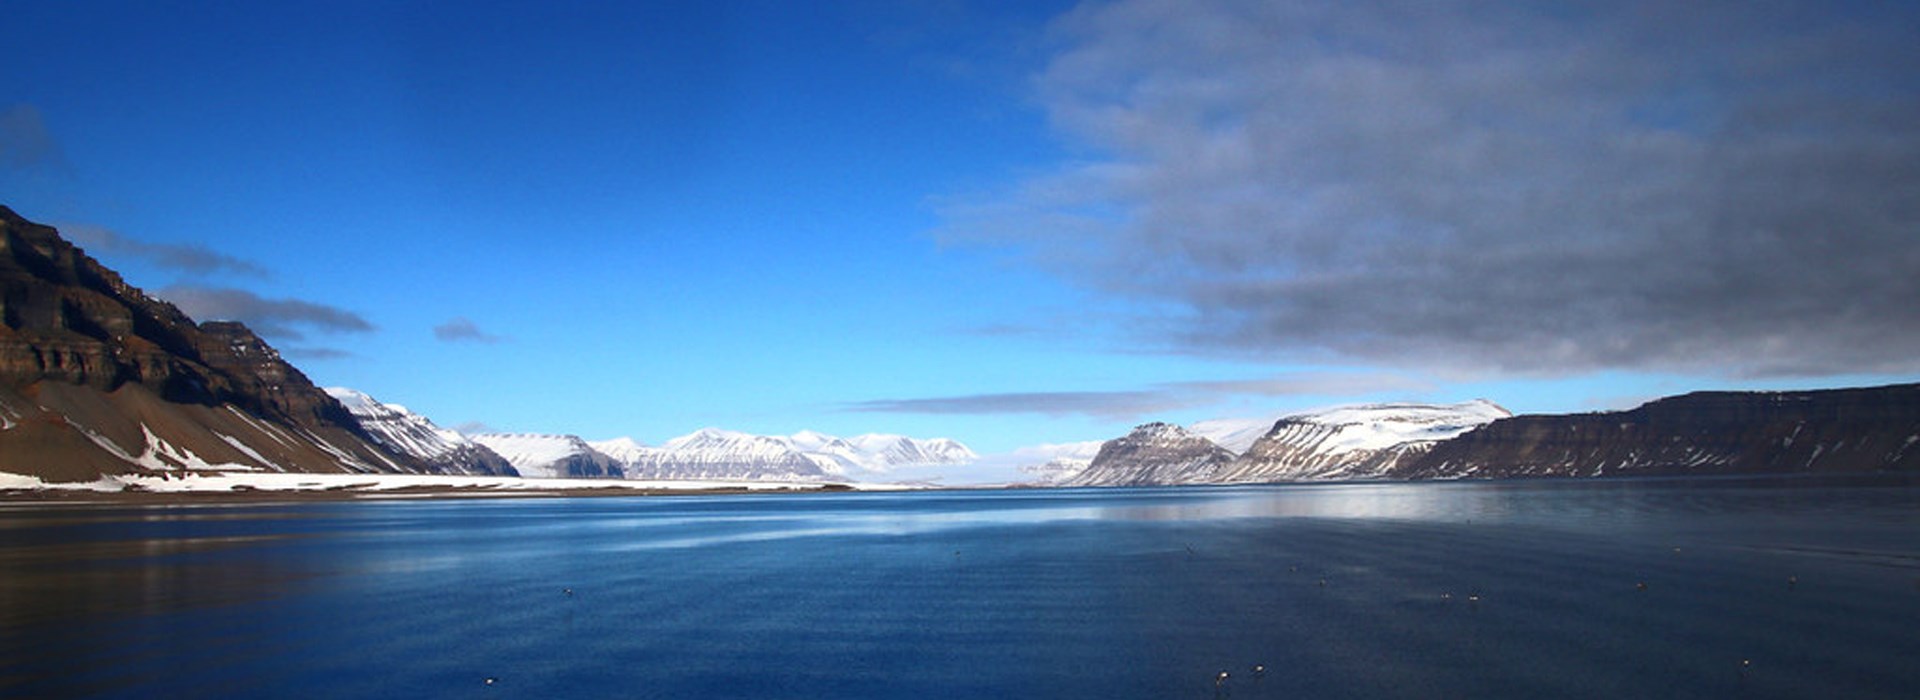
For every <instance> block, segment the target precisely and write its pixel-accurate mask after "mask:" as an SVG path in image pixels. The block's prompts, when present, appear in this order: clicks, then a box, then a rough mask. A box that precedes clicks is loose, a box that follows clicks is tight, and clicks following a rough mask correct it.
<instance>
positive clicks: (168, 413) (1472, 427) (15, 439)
mask: <svg viewBox="0 0 1920 700" xmlns="http://www.w3.org/2000/svg"><path fill="white" fill-rule="evenodd" d="M0 321H4V323H0V472H6V473H11V474H20V475H25V476H29V477H35V478H38V479H41V480H44V481H65V482H73V481H92V480H95V479H98V478H101V477H102V476H105V475H116V474H167V473H170V472H172V473H177V472H183V471H195V470H203V471H275V472H300V473H329V472H331V473H395V474H465V475H506V474H518V475H521V476H528V477H554V478H566V477H594V478H628V479H756V480H772V481H828V480H885V479H890V478H894V476H895V475H896V474H897V473H898V470H901V469H904V468H907V467H912V466H923V465H953V464H967V463H970V462H972V461H974V460H975V459H977V455H975V454H974V453H973V451H972V450H970V449H968V448H967V447H966V446H965V445H962V444H960V443H958V442H955V441H953V440H948V439H944V438H937V439H930V440H923V439H916V438H909V437H905V436H900V435H885V434H868V435H860V436H856V437H851V438H841V437H834V436H831V435H825V434H821V433H816V432H800V433H795V434H793V435H785V436H766V435H751V434H747V433H738V432H732V431H726V430H719V429H714V428H708V429H704V430H700V431H696V432H694V433H691V434H688V435H685V436H681V437H678V438H674V439H672V440H668V441H667V442H666V443H665V444H662V445H659V446H647V445H642V444H640V443H638V442H636V441H633V440H631V439H626V438H620V439H615V440H606V441H599V442H587V441H585V440H582V439H581V438H579V437H576V436H571V435H525V434H511V435H510V434H489V435H472V436H468V435H462V434H460V433H458V432H456V431H452V430H447V429H444V428H440V427H438V426H436V425H434V424H433V423H432V421H430V420H428V419H426V418H425V417H423V416H420V415H417V414H414V413H412V412H411V411H408V410H407V409H406V408H405V407H403V406H399V405H395V404H387V403H382V402H380V401H378V400H376V399H374V398H373V397H371V396H368V395H366V394H364V393H361V392H358V391H353V390H350V389H332V390H327V391H322V390H321V389H319V388H318V387H315V386H314V385H313V383H312V382H311V381H309V380H308V378H307V377H306V375H304V374H302V373H301V372H300V371H299V370H298V369H296V368H295V367H293V365H291V364H289V363H288V362H286V360H285V359H283V358H282V357H281V356H280V354H279V353H278V352H276V351H275V350H274V349H273V348H272V347H271V346H269V345H268V344H267V343H266V342H265V341H263V340H262V339H260V337H259V336H257V335H255V334H254V333H253V332H252V331H251V330H249V329H247V328H246V326H244V325H241V324H239V323H233V322H225V321H209V322H205V323H196V322H194V321H193V320H192V319H190V318H188V317H187V316H186V315H185V314H183V313H181V312H180V311H179V309H177V308H175V307H174V306H173V305H171V304H168V303H166V302H164V301H161V300H159V299H156V298H154V297H152V296H150V295H148V294H146V293H145V292H142V291H141V290H139V289H137V288H135V287H133V286H131V285H128V284H127V283H126V282H124V281H123V280H122V279H121V278H120V276H119V275H118V274H117V273H115V272H113V271H112V270H109V269H107V268H106V267H104V266H102V265H100V264H99V263H98V262H97V261H95V260H93V259H92V258H91V257H88V256H87V255H86V253H85V252H84V251H82V250H80V249H79V248H77V247H74V246H73V245H72V244H70V243H68V242H67V241H66V240H64V239H62V238H61V237H60V236H59V233H58V232H57V231H55V230H54V229H52V228H50V227H47V226H42V225H40V224H35V223H32V222H30V221H27V220H25V219H23V218H21V217H20V216H19V215H17V214H15V213H14V212H13V211H12V210H10V209H7V208H6V207H4V206H0ZM1020 454H1021V455H1031V456H1034V457H1035V458H1036V463H1035V464H1033V465H1030V466H1029V467H1026V471H1027V473H1028V474H1029V475H1031V476H1032V477H1033V478H1034V480H1035V481H1037V482H1039V483H1044V484H1053V485H1067V486H1121V485H1149V484H1214V483H1261V482H1275V481H1301V480H1332V479H1456V478H1504V477H1538V476H1579V477H1593V476H1630V475H1662V474H1732V473H1789V472H1792V473H1798V472H1854V471H1885V470H1905V471H1912V470H1920V384H1908V385H1896V386H1887V387H1877V388H1862V389H1832V390H1821V391H1800V392H1699V393H1694V394H1687V395H1683V396H1676V397H1670V398H1665V399H1660V400H1658V401H1653V402H1651V403H1648V404H1646V405H1644V406H1641V407H1639V408H1636V409H1633V410H1630V411H1615V412H1604V413H1586V414H1575V415H1560V416H1539V415H1526V416H1514V415H1511V414H1509V413H1508V412H1507V411H1506V410H1505V409H1502V408H1500V407H1499V406H1497V405H1495V404H1493V403H1491V402H1487V401H1471V402H1467V403H1462V404H1453V405H1422V404H1375V405H1367V406H1354V407H1345V408H1339V409H1332V410H1326V411H1318V412H1312V413H1302V414H1297V415H1292V416H1287V417H1284V418H1280V419H1278V420H1272V421H1267V420H1243V419H1233V420H1219V421H1208V422H1205V423H1200V424H1196V425H1194V426H1191V427H1190V428H1183V427H1180V426H1175V425H1170V424H1166V423H1149V424H1146V425H1142V426H1140V427H1138V428H1136V429H1134V430H1133V431H1132V432H1130V433H1129V434H1128V435H1125V436H1122V437H1119V438H1116V439H1113V440H1109V441H1106V442H1104V443H1098V444H1097V445H1096V444H1094V443H1077V444H1066V445H1047V446H1039V447H1035V448H1029V449H1028V450H1023V451H1021V453H1020ZM1038 462H1044V464H1041V463H1038Z"/></svg>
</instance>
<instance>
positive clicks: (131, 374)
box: [0, 207, 423, 480]
mask: <svg viewBox="0 0 1920 700" xmlns="http://www.w3.org/2000/svg"><path fill="white" fill-rule="evenodd" d="M0 416H5V417H4V418H0V428H3V429H0V471H6V472H12V473H19V474H29V475H33V476H39V477H42V478H45V479H50V480H88V479H91V478H94V477H96V476H98V475H100V474H111V473H127V472H132V471H147V470H168V469H201V468H204V469H214V468H228V469H269V470H275V471H311V472H339V471H363V472H409V471H420V470H421V469H422V468H423V465H421V464H420V463H419V462H418V461H417V460H414V459H412V458H409V457H406V456H402V455H396V454H393V453H392V452H390V451H387V450H385V449H382V448H381V447H379V446H378V445H377V444H374V443H373V442H372V441H371V440H370V439H369V436H368V435H367V434H366V433H364V432H363V431H362V430H361V429H360V426H359V424H358V423H357V422H355V421H354V420H353V417H352V416H351V415H350V414H348V413H347V410H346V409H345V408H344V407H342V406H341V405H340V404H339V402H337V401H335V400H333V398H332V397H329V396H327V395H326V393H325V392H322V391H321V390H320V389H319V388H317V387H315V386H314V385H313V383H312V382H311V381H308V379H307V377H306V376H305V375H304V374H301V372H300V371H299V370H298V369H295V368H294V367H293V366H292V365H290V364H288V363H287V362H286V361H285V360H283V359H281V357H280V355H279V353H277V352H275V351H274V350H273V348H272V347H270V346H268V345H267V343H266V342H264V341H262V340H261V339H260V338H259V337H258V336H256V335H254V334H253V333H252V332H251V331H249V330H247V329H246V327H245V326H242V325H240V324H238V323H226V322H213V323H206V324H197V323H195V322H194V321H193V320H192V319H189V318H187V316H186V315H185V314H183V313H181V312H180V310H179V309H177V308H174V306H173V305H172V304H168V303H166V302H164V301H161V300H159V299H156V298H154V297H151V296H148V295H147V294H146V293H145V292H142V291H140V290H139V289H137V288H135V287H133V286H132V285H129V284H127V283H126V282H125V281H124V280H122V279H121V278H120V276H119V275H118V274H117V273H115V272H113V271H112V270H109V269H107V268H106V267H104V266H102V265H100V264H99V263H98V262H97V261H95V260H93V258H91V257H88V256H87V255H86V253H85V252H84V251H82V250H80V249H79V248H77V247H75V246H73V245H72V244H70V243H68V242H67V241H66V240H64V239H62V238H61V237H60V235H59V233H58V232H57V231H55V230H54V229H53V228H51V227H48V226H43V225H40V224H35V223H33V222H30V221H27V220H25V219H23V218H21V217H20V216H19V215H18V214H15V213H14V212H13V210H11V209H8V208H6V207H0Z"/></svg>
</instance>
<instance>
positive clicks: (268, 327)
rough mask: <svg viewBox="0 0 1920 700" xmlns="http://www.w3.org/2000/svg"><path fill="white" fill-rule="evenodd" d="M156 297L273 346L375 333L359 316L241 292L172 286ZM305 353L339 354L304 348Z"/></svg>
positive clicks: (304, 303) (193, 314) (197, 317)
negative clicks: (241, 326) (312, 335)
mask: <svg viewBox="0 0 1920 700" xmlns="http://www.w3.org/2000/svg"><path fill="white" fill-rule="evenodd" d="M159 296H160V297H161V298H163V299H166V300H167V301H170V302H173V304H174V305H175V306H178V307H180V310H181V311H182V312H185V313H186V314H187V315H188V316H190V317H192V318H193V319H194V320H195V321H215V320H219V321H239V322H241V323H245V324H247V327H248V328H251V329H253V331H254V332H255V333H259V334H260V335H261V336H263V337H265V338H267V339H268V340H271V341H275V342H276V343H280V342H288V341H293V342H297V341H303V340H306V339H307V334H308V333H309V332H319V333H326V334H333V333H365V332H369V331H372V330H373V329H374V327H373V324H372V323H369V322H368V321H367V320H366V319H365V318H362V317H361V316H360V315H359V314H356V313H354V312H352V311H347V310H345V309H341V308H337V307H333V306H328V305H326V304H319V303H315V302H311V301H302V300H299V299H265V298H262V297H260V296H259V295H256V294H254V293H253V292H249V291H246V290H241V289H229V288H224V287H201V286H194V285H174V286H171V287H167V288H165V289H162V290H160V292H159ZM304 351H306V352H317V353H326V352H338V351H335V350H331V349H328V348H305V349H304Z"/></svg>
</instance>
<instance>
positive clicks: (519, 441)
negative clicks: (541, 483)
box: [468, 433, 625, 479]
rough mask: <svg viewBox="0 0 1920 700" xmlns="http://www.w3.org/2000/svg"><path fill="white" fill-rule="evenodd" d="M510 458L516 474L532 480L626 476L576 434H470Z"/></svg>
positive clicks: (476, 440)
mask: <svg viewBox="0 0 1920 700" xmlns="http://www.w3.org/2000/svg"><path fill="white" fill-rule="evenodd" d="M468 437H469V438H472V440H473V441H474V442H477V443H479V444H481V445H484V446H486V448H487V449H489V450H492V451H493V452H494V453H495V454H498V455H500V456H501V457H504V458H506V460H507V462H508V463H509V464H512V465H513V468H514V471H517V472H519V473H520V475H521V476H524V477H529V478H541V479H546V478H569V477H587V478H603V479H604V478H613V479H618V478H620V477H622V476H625V474H624V473H623V471H622V470H621V467H620V463H619V462H618V461H616V460H614V459H613V458H612V457H608V456H606V455H604V454H601V453H600V451H599V450H595V449H593V447H592V446H591V445H588V444H587V441H585V440H582V439H580V438H578V437H575V436H572V435H539V434H533V433H481V434H479V435H469V436H468Z"/></svg>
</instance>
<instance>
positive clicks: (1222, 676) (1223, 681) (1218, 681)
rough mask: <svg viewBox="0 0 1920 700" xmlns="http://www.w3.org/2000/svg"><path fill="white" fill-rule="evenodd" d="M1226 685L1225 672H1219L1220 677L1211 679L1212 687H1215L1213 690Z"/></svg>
mask: <svg viewBox="0 0 1920 700" xmlns="http://www.w3.org/2000/svg"><path fill="white" fill-rule="evenodd" d="M1226 684H1227V672H1226V671H1221V672H1220V675H1218V676H1214V677H1213V687H1215V688H1218V687H1220V686H1223V685H1226Z"/></svg>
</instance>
